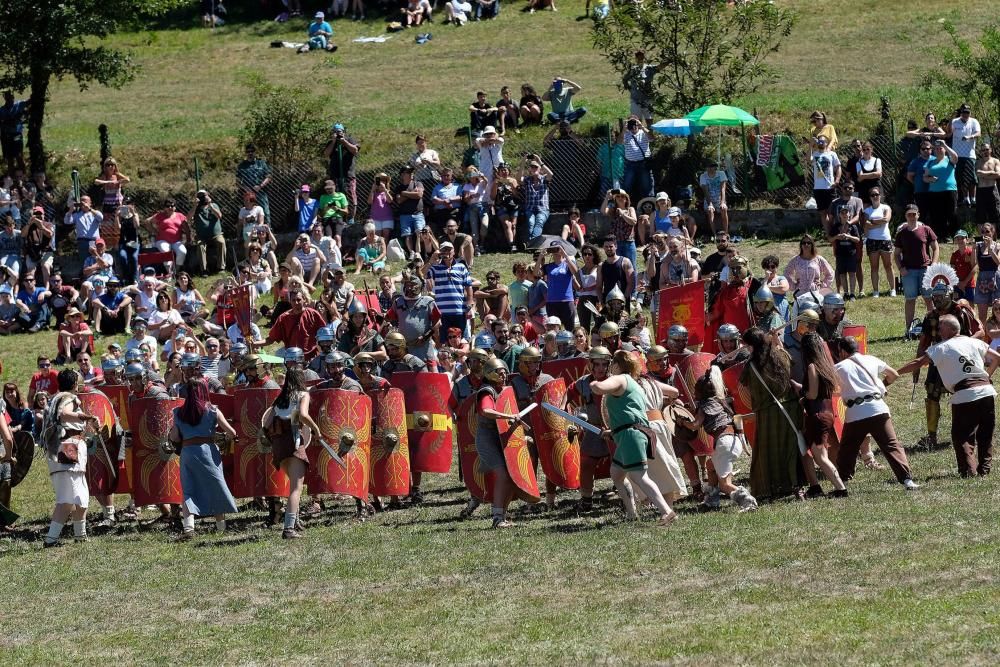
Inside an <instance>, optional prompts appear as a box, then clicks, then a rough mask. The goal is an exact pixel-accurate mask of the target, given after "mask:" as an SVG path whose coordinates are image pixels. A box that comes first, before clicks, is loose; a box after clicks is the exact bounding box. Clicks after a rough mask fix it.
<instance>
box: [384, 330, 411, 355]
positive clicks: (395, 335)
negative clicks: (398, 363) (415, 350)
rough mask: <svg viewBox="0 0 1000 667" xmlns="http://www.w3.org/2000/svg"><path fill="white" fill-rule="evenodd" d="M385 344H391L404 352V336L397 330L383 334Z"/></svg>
mask: <svg viewBox="0 0 1000 667" xmlns="http://www.w3.org/2000/svg"><path fill="white" fill-rule="evenodd" d="M385 345H386V347H389V346H390V345H392V346H393V347H398V348H399V349H400V350H402V351H403V352H406V336H404V335H403V334H401V333H399V332H398V331H393V332H392V333H388V334H386V336H385Z"/></svg>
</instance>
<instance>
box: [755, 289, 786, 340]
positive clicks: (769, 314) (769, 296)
mask: <svg viewBox="0 0 1000 667" xmlns="http://www.w3.org/2000/svg"><path fill="white" fill-rule="evenodd" d="M752 307H753V324H754V326H755V327H759V328H761V329H763V330H764V331H770V332H771V333H772V334H774V333H776V332H779V331H781V330H782V329H784V328H785V318H783V317H782V316H781V313H779V312H778V308H777V306H775V305H774V293H773V292H771V290H770V289H768V287H767V285H762V286H761V287H759V288H758V289H757V291H756V292H754V293H753V306H752ZM778 340H780V339H778Z"/></svg>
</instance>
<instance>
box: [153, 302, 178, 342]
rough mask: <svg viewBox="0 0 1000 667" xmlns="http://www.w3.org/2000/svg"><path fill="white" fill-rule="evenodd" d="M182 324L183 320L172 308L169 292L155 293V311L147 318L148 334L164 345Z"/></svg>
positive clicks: (172, 303)
mask: <svg viewBox="0 0 1000 667" xmlns="http://www.w3.org/2000/svg"><path fill="white" fill-rule="evenodd" d="M183 324H184V318H182V317H181V314H180V313H179V312H177V309H176V308H174V302H173V299H171V298H170V292H168V291H163V292H157V293H156V310H154V311H152V312H150V313H149V314H148V316H147V328H148V329H149V333H150V334H151V335H152V336H154V337H156V340H157V342H160V343H165V342H166V341H168V340H170V338H171V337H172V336H173V335H174V331H175V330H176V329H177V327H178V326H181V325H183Z"/></svg>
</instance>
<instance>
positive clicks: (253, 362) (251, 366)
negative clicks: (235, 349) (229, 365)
mask: <svg viewBox="0 0 1000 667" xmlns="http://www.w3.org/2000/svg"><path fill="white" fill-rule="evenodd" d="M249 370H256V371H257V373H258V374H260V373H263V372H264V360H263V359H261V358H260V355H259V354H248V355H247V356H245V357H243V363H241V364H240V371H241V372H243V373H246V372H247V371H249Z"/></svg>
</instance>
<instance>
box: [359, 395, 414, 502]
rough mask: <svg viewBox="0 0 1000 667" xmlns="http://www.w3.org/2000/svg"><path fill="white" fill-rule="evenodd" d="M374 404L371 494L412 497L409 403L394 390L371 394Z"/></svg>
mask: <svg viewBox="0 0 1000 667" xmlns="http://www.w3.org/2000/svg"><path fill="white" fill-rule="evenodd" d="M368 396H369V398H371V401H372V421H373V422H374V424H375V434H374V436H373V437H372V446H371V453H372V479H371V481H372V490H373V493H375V495H378V496H405V495H408V494H409V493H410V438H409V435H408V434H407V431H406V402H405V399H404V397H403V392H402V390H400V389H396V388H395V387H393V388H390V389H388V390H385V391H374V392H371V393H370V394H368Z"/></svg>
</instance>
